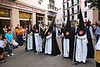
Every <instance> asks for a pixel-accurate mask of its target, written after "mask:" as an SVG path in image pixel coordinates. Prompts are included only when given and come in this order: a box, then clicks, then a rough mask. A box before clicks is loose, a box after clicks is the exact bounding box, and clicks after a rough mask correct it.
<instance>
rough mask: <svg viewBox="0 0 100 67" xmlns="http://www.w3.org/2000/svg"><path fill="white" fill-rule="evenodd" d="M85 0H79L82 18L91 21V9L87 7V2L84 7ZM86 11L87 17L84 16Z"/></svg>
mask: <svg viewBox="0 0 100 67" xmlns="http://www.w3.org/2000/svg"><path fill="white" fill-rule="evenodd" d="M84 1H85V0H81V10H82V14H83V18H84V21H86V20H87V21H88V20H90V21H92V22H93V10H92V9H89V7H88V6H89V5H90V3H87V7H85V3H84ZM85 12H87V18H85V17H84V13H85Z"/></svg>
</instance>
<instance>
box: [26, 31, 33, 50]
mask: <svg viewBox="0 0 100 67" xmlns="http://www.w3.org/2000/svg"><path fill="white" fill-rule="evenodd" d="M32 35H33V33H30V34H27V50H32V49H33V36H32Z"/></svg>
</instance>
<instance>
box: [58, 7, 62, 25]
mask: <svg viewBox="0 0 100 67" xmlns="http://www.w3.org/2000/svg"><path fill="white" fill-rule="evenodd" d="M62 21H63V9H62V8H60V9H58V11H57V24H60V25H62Z"/></svg>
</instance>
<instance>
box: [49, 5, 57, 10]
mask: <svg viewBox="0 0 100 67" xmlns="http://www.w3.org/2000/svg"><path fill="white" fill-rule="evenodd" d="M48 9H52V10H55V11H57V10H58V8H57V7H55V6H53V5H51V4H48Z"/></svg>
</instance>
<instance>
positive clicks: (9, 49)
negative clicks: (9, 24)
mask: <svg viewBox="0 0 100 67" xmlns="http://www.w3.org/2000/svg"><path fill="white" fill-rule="evenodd" d="M5 38H6V42H7V52H8V54H7V56H8V57H9V55H14V54H13V50H12V47H13V36H12V35H11V30H10V29H9V30H8V33H6V35H5Z"/></svg>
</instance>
